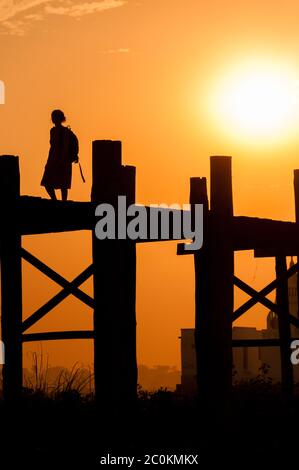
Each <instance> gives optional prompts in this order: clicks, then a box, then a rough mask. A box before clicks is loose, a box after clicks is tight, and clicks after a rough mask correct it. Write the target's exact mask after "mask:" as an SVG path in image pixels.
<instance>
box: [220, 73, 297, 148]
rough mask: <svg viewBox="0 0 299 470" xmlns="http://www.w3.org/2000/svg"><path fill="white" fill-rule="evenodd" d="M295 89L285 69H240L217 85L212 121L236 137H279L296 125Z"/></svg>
mask: <svg viewBox="0 0 299 470" xmlns="http://www.w3.org/2000/svg"><path fill="white" fill-rule="evenodd" d="M298 90H299V88H298V81H297V80H296V77H295V74H294V73H291V71H290V70H289V69H288V68H287V67H285V68H283V67H279V66H277V67H274V66H273V65H271V66H270V65H268V66H265V65H264V64H250V65H249V66H246V67H244V66H243V67H240V69H238V70H235V71H234V72H232V73H231V74H229V75H228V76H227V77H226V78H225V79H224V80H223V81H222V82H221V83H218V85H216V91H215V90H214V95H213V103H212V110H213V114H214V118H215V117H216V119H217V120H218V121H219V124H220V125H221V126H222V128H224V130H225V132H226V133H230V134H233V135H234V136H235V137H240V138H243V139H244V138H246V137H250V138H256V139H258V140H261V139H262V140H265V141H266V139H273V138H275V139H277V138H282V137H284V136H285V135H286V134H289V132H291V131H292V130H294V128H295V127H296V124H298V111H297V109H298Z"/></svg>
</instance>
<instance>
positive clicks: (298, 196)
mask: <svg viewBox="0 0 299 470" xmlns="http://www.w3.org/2000/svg"><path fill="white" fill-rule="evenodd" d="M294 195H295V216H296V223H297V224H299V170H294ZM297 262H299V253H298V255H297ZM296 275H297V302H298V308H297V317H298V318H299V275H298V273H297V274H296ZM297 331H298V330H297ZM296 334H298V333H296Z"/></svg>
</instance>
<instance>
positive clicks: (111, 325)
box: [91, 141, 137, 409]
mask: <svg viewBox="0 0 299 470" xmlns="http://www.w3.org/2000/svg"><path fill="white" fill-rule="evenodd" d="M119 195H128V196H129V198H130V201H134V199H135V169H134V170H133V169H132V168H130V167H129V168H127V167H125V168H124V167H122V165H121V142H118V141H95V142H93V186H92V196H91V200H92V201H93V202H97V203H110V204H112V205H113V206H114V208H115V211H116V215H117V199H118V196H119ZM117 224H118V220H117V218H116V227H117ZM93 262H94V299H95V311H94V331H95V342H94V364H95V389H96V397H97V401H98V403H99V404H100V405H103V406H104V407H106V406H108V409H109V408H110V407H112V406H113V407H115V406H116V407H117V406H119V407H120V406H122V407H124V405H126V406H128V404H130V403H132V402H134V401H135V398H136V390H137V365H136V320H135V282H136V252H135V245H133V244H132V243H131V242H130V241H128V240H117V239H116V240H107V239H106V240H98V239H97V238H96V237H95V234H93Z"/></svg>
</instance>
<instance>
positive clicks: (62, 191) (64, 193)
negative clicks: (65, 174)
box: [61, 188, 67, 201]
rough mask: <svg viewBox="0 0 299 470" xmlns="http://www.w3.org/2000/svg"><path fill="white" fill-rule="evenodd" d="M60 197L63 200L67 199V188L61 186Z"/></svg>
mask: <svg viewBox="0 0 299 470" xmlns="http://www.w3.org/2000/svg"><path fill="white" fill-rule="evenodd" d="M61 199H62V200H63V201H67V189H66V188H63V189H62V190H61Z"/></svg>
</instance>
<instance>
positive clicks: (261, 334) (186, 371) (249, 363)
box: [178, 259, 299, 395]
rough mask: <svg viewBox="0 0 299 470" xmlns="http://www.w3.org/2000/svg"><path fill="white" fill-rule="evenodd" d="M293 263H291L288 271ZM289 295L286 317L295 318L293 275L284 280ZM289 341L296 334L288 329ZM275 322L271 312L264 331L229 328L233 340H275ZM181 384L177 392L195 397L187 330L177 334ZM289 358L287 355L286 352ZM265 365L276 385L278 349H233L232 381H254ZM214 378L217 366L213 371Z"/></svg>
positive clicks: (297, 375)
mask: <svg viewBox="0 0 299 470" xmlns="http://www.w3.org/2000/svg"><path fill="white" fill-rule="evenodd" d="M293 264H294V262H293V259H291V263H290V267H291V266H293ZM288 291H289V310H290V314H292V315H294V316H296V317H297V316H298V303H297V299H298V292H297V273H296V274H294V275H293V276H292V277H290V278H289V280H288ZM291 333H292V337H296V336H298V330H296V328H295V327H294V326H291ZM278 337H279V333H278V318H277V315H276V314H275V313H274V312H271V311H270V312H269V313H268V316H267V328H266V329H264V330H257V329H256V328H254V327H242V326H234V327H233V339H263V338H264V339H266V338H278ZM180 339H181V367H182V374H181V384H180V385H178V391H180V392H181V393H182V394H184V395H193V394H194V393H196V390H197V384H196V354H195V338H194V329H193V328H187V329H182V330H181V337H180ZM290 354H291V352H290ZM263 364H266V365H268V366H269V373H268V376H269V377H271V378H272V380H273V382H278V381H280V378H281V377H280V350H279V348H278V347H268V346H267V347H263V348H247V347H242V348H234V349H233V367H234V369H233V372H234V380H246V379H251V378H254V377H257V375H258V374H259V373H260V367H261V366H262V365H263ZM293 370H294V381H295V382H299V366H294V368H293ZM211 373H214V374H217V364H215V369H214V371H211Z"/></svg>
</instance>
